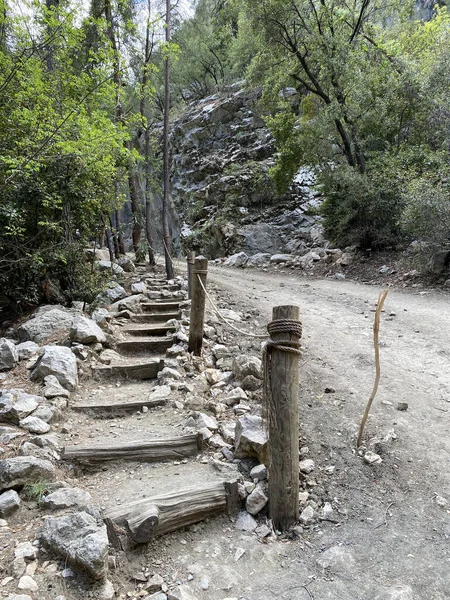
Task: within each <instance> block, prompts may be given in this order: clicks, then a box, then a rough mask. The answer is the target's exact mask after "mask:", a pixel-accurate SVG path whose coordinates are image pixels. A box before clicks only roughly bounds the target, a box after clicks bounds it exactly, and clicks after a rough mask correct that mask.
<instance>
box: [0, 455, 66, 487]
mask: <svg viewBox="0 0 450 600" xmlns="http://www.w3.org/2000/svg"><path fill="white" fill-rule="evenodd" d="M54 478H55V467H54V466H53V465H52V463H51V462H50V461H48V460H42V459H41V458H36V457H34V456H15V457H13V458H5V459H4V460H0V492H2V491H4V490H10V489H13V488H19V487H23V486H24V485H25V484H27V483H36V482H38V481H51V480H53V479H54Z"/></svg>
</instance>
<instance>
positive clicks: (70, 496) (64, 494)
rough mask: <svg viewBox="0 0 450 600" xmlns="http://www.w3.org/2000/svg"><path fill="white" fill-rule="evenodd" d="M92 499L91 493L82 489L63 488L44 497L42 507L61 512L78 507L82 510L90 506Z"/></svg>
mask: <svg viewBox="0 0 450 600" xmlns="http://www.w3.org/2000/svg"><path fill="white" fill-rule="evenodd" d="M91 503H92V498H91V495H90V493H89V492H86V491H85V490H82V489H81V488H61V489H59V490H56V491H55V492H52V493H51V494H49V495H48V496H44V498H42V500H41V506H43V507H44V508H48V509H50V510H60V509H63V508H71V507H72V506H76V507H78V508H80V509H82V508H86V507H87V506H90V504H91Z"/></svg>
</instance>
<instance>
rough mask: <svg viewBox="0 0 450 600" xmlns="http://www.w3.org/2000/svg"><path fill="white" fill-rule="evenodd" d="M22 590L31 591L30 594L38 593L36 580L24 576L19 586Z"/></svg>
mask: <svg viewBox="0 0 450 600" xmlns="http://www.w3.org/2000/svg"><path fill="white" fill-rule="evenodd" d="M17 587H18V588H19V589H20V590H30V592H37V591H38V589H39V588H38V584H37V583H36V582H35V580H34V579H33V578H32V577H30V576H29V575H23V576H22V577H21V578H20V580H19V585H18V586H17Z"/></svg>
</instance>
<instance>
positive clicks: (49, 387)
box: [44, 375, 70, 399]
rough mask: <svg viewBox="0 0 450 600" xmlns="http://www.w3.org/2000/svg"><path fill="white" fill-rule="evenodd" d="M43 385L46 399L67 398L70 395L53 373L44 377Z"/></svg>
mask: <svg viewBox="0 0 450 600" xmlns="http://www.w3.org/2000/svg"><path fill="white" fill-rule="evenodd" d="M44 385H45V387H44V396H45V398H47V399H52V398H69V396H70V392H69V391H68V390H66V389H65V388H63V386H62V385H61V384H60V383H59V381H58V379H57V378H56V377H55V376H54V375H47V377H44Z"/></svg>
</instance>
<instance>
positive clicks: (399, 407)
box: [397, 402, 409, 412]
mask: <svg viewBox="0 0 450 600" xmlns="http://www.w3.org/2000/svg"><path fill="white" fill-rule="evenodd" d="M408 407H409V405H408V403H407V402H397V410H399V411H400V412H405V411H407V410H408Z"/></svg>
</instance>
